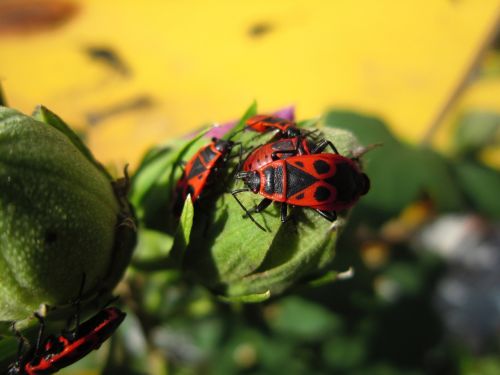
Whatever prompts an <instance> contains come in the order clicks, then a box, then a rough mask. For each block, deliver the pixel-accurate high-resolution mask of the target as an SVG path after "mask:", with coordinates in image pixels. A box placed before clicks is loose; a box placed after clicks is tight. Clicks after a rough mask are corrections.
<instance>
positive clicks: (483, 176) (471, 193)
mask: <svg viewBox="0 0 500 375" xmlns="http://www.w3.org/2000/svg"><path fill="white" fill-rule="evenodd" d="M454 167H455V174H456V177H457V179H458V184H459V186H460V188H461V189H463V192H464V194H465V195H466V197H467V201H468V202H469V204H470V205H471V206H472V208H473V209H474V210H476V211H477V212H479V213H481V214H484V215H486V216H489V217H491V218H493V219H499V218H500V199H498V194H499V192H500V173H499V172H498V171H496V170H494V169H491V168H489V167H486V166H485V165H483V164H480V163H478V162H474V161H470V160H461V161H458V162H456V163H455V164H454Z"/></svg>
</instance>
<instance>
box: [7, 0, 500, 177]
mask: <svg viewBox="0 0 500 375" xmlns="http://www.w3.org/2000/svg"><path fill="white" fill-rule="evenodd" d="M4 1H6V0H4ZM17 1H20V0H17ZM40 1H41V0H40ZM59 1H62V0H59ZM65 1H66V2H70V3H72V4H75V5H76V12H74V14H73V15H72V16H70V17H68V19H67V20H66V22H64V23H63V24H61V25H60V26H59V27H53V28H48V29H43V28H41V29H40V30H37V31H32V32H29V33H28V32H24V33H20V32H10V33H7V32H4V33H0V82H1V84H2V86H3V87H4V91H5V94H6V97H7V100H8V102H9V105H10V106H12V107H14V108H18V109H20V110H22V111H24V112H27V113H29V112H31V110H32V108H33V107H34V106H35V105H36V104H39V103H43V104H44V105H46V106H47V107H49V108H50V109H52V110H53V111H55V112H56V113H58V114H60V115H61V117H63V118H64V119H65V120H66V121H67V122H68V123H70V124H71V125H72V126H73V127H75V128H77V129H80V130H82V129H87V130H88V132H87V139H86V140H87V142H88V144H89V145H90V147H91V148H92V150H93V151H94V153H95V154H96V157H97V158H98V159H100V160H101V161H103V162H105V163H115V164H116V165H122V164H124V163H125V162H131V163H132V167H134V166H136V165H137V162H138V160H139V158H140V156H141V155H142V153H143V152H144V151H145V149H146V148H147V147H149V146H151V145H153V144H155V143H158V142H162V141H164V140H165V139H168V138H171V137H174V136H178V135H181V134H183V133H186V132H188V131H190V130H192V129H195V128H197V127H199V126H201V125H203V124H206V123H208V122H224V121H227V120H230V119H232V118H235V117H237V116H239V115H240V114H241V113H242V112H243V111H244V110H245V109H246V107H247V106H248V105H249V104H250V103H251V102H252V101H253V100H254V99H256V100H257V101H258V103H259V107H260V109H261V110H264V111H266V110H267V111H272V110H275V109H279V108H281V107H284V106H288V105H295V106H296V110H297V116H298V118H299V119H302V118H308V117H312V116H317V115H320V114H321V113H324V111H325V110H327V109H328V108H331V107H337V108H339V107H340V108H348V109H354V110H358V111H363V112H368V113H372V114H375V115H379V116H382V117H383V118H384V119H386V120H387V122H388V123H389V124H390V125H391V127H392V129H393V130H394V131H395V132H396V133H397V134H398V135H400V136H402V137H403V138H404V139H406V140H409V141H411V142H414V143H417V142H421V141H422V139H424V138H425V137H426V133H427V132H428V131H429V129H430V128H431V127H433V126H434V125H435V124H436V123H437V124H438V125H439V124H441V123H442V124H444V126H441V127H440V128H439V130H438V132H437V133H436V134H435V136H434V134H433V136H432V141H435V142H437V143H438V145H439V146H440V147H441V148H446V137H447V132H448V131H449V130H447V129H450V127H451V126H452V121H453V119H454V116H455V115H456V114H457V113H459V112H460V110H461V109H462V108H464V107H466V108H469V107H472V108H480V109H491V110H496V111H500V80H499V79H498V75H497V77H496V78H487V79H476V80H474V81H471V80H470V76H471V74H470V73H471V72H472V73H473V72H474V70H473V68H474V67H475V66H477V63H478V62H479V61H482V60H480V57H481V56H482V52H484V50H485V46H486V45H487V43H488V42H489V41H490V40H491V38H492V36H493V34H494V31H495V29H496V25H497V23H498V19H499V14H500V1H499V0H480V1H478V0H446V1H445V0H428V1H422V0H418V1H417V0H415V1H400V0H376V1H375V0H359V1H348V0H336V1H319V0H307V1H306V0H294V1H279V0H252V1H234V0H233V1H229V0H217V1H201V0H186V1H174V0H149V1H134V0H120V1H104V0H91V1H89V0H88V1H83V0H79V1H76V0H75V1H70V0H65ZM52 2H54V1H52ZM255 29H260V30H263V32H262V33H261V34H258V35H255V33H254V34H252V30H255ZM92 46H93V47H106V48H111V49H112V50H113V51H114V52H115V53H116V54H117V55H118V56H119V57H120V58H121V59H122V61H123V62H124V63H125V65H126V67H127V68H128V70H129V72H130V74H128V75H126V74H121V73H120V72H119V71H116V70H114V69H112V68H110V67H109V66H107V65H106V64H103V63H102V62H101V61H96V60H92V59H91V58H90V57H89V55H88V54H87V53H86V52H85V51H86V49H87V48H89V47H92ZM491 59H494V57H491ZM464 83H465V85H464ZM463 88H466V89H467V90H466V91H464V92H465V94H463V95H457V93H462V92H463V90H462V89H463ZM452 99H457V100H452ZM134 100H139V101H140V100H143V101H145V102H146V104H147V105H145V106H143V107H140V108H135V109H134V108H129V109H124V110H121V111H115V113H114V114H113V113H111V114H108V116H105V117H103V118H102V121H99V122H96V123H95V124H93V125H92V124H89V116H92V115H95V114H101V113H107V112H108V111H109V110H110V109H111V110H112V109H113V108H115V109H116V107H117V106H118V107H120V106H122V107H123V106H124V105H125V106H126V103H130V102H133V101H134ZM450 103H451V104H453V105H452V106H451V107H450V108H451V109H452V111H451V112H450V111H448V109H449V104H450ZM445 110H446V111H445ZM443 113H446V114H447V116H445V120H446V121H444V122H441V118H442V116H441V115H442V114H443ZM454 114H455V115H454Z"/></svg>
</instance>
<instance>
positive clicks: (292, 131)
mask: <svg viewBox="0 0 500 375" xmlns="http://www.w3.org/2000/svg"><path fill="white" fill-rule="evenodd" d="M283 135H284V137H285V138H295V137H298V136H299V135H300V130H299V128H296V127H295V126H289V127H288V128H287V129H286V130H285V131H284V133H283Z"/></svg>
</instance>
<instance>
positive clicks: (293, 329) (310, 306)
mask: <svg viewBox="0 0 500 375" xmlns="http://www.w3.org/2000/svg"><path fill="white" fill-rule="evenodd" d="M275 308H276V310H277V311H276V312H275V314H273V315H272V317H273V318H272V319H271V320H270V322H269V325H270V326H271V327H272V328H273V330H275V331H276V332H277V334H280V335H287V336H293V337H297V338H300V339H301V340H320V339H322V338H324V337H326V336H329V335H331V334H332V332H338V331H339V330H340V329H341V327H342V322H341V320H340V319H339V318H338V317H337V316H336V315H335V314H333V313H332V312H330V311H329V310H327V309H325V308H324V307H323V306H321V305H318V304H315V303H312V302H310V301H308V300H305V299H303V298H299V297H288V298H285V299H284V300H283V301H282V302H281V303H280V304H279V305H277V306H275Z"/></svg>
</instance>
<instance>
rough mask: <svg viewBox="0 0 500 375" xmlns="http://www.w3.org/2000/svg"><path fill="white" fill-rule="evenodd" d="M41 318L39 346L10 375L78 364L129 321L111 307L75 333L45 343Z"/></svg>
mask: <svg viewBox="0 0 500 375" xmlns="http://www.w3.org/2000/svg"><path fill="white" fill-rule="evenodd" d="M38 318H39V319H40V324H41V326H40V331H39V335H38V340H37V344H36V346H35V347H34V348H32V349H31V350H29V351H28V352H27V353H25V354H24V355H22V356H21V357H20V358H19V359H18V360H17V361H16V362H15V363H14V364H13V365H11V366H10V368H9V370H8V372H7V373H8V375H17V374H27V375H40V374H53V373H55V372H57V371H59V370H60V369H62V368H64V367H67V366H69V365H71V364H73V363H75V362H77V361H78V360H80V359H82V358H83V357H85V356H86V355H87V354H89V353H90V352H91V351H92V350H96V349H98V348H99V347H100V346H101V345H102V343H103V342H104V341H106V340H107V339H108V338H109V337H110V336H111V335H112V334H113V333H114V332H115V331H116V329H117V328H118V326H119V325H120V324H121V322H122V321H123V319H124V318H125V313H123V312H121V311H120V310H119V309H117V308H116V307H107V308H105V309H103V310H101V311H100V312H99V313H97V314H96V315H94V316H93V317H92V318H90V319H89V320H87V321H85V322H83V323H82V324H78V325H77V327H76V328H75V330H73V331H70V332H66V333H62V334H61V335H58V336H54V335H51V336H49V337H47V338H46V339H45V340H44V341H43V344H42V343H41V341H42V336H43V327H44V323H43V320H42V318H40V317H38ZM21 346H22V345H21ZM20 349H21V348H20Z"/></svg>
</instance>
